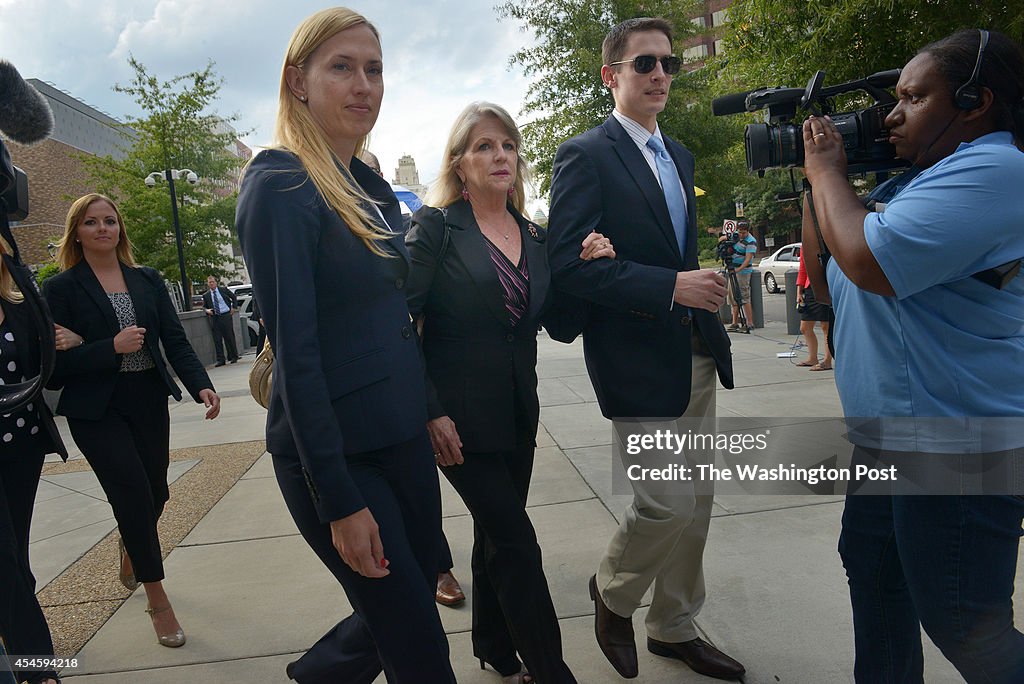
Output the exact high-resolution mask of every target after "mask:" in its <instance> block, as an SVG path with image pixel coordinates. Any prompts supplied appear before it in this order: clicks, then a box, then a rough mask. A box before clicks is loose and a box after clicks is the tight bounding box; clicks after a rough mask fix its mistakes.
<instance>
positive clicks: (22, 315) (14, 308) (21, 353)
mask: <svg viewBox="0 0 1024 684" xmlns="http://www.w3.org/2000/svg"><path fill="white" fill-rule="evenodd" d="M0 307H2V308H3V310H4V319H5V320H6V321H7V323H8V325H10V327H11V332H13V333H14V342H15V345H17V348H18V367H19V368H22V369H24V370H23V372H24V374H25V377H27V378H31V377H33V376H35V375H38V374H39V342H38V340H39V336H38V333H37V332H36V330H35V326H34V325H33V323H32V315H31V314H30V312H29V311H28V307H27V306H26V305H24V304H12V303H11V302H9V301H7V300H6V299H3V298H2V297H0ZM32 408H33V409H35V411H36V413H37V414H38V415H39V422H40V424H41V425H42V430H41V431H40V432H41V433H42V440H43V448H44V450H45V451H44V453H47V454H60V456H61V458H63V459H64V460H65V461H66V460H68V451H67V449H66V448H65V447H64V442H63V440H61V438H60V432H59V431H58V430H57V425H56V424H55V423H54V422H53V414H52V413H50V407H49V406H47V405H46V402H45V401H44V400H43V397H42V396H40V397H39V398H38V399H37V400H36V401H33V402H32Z"/></svg>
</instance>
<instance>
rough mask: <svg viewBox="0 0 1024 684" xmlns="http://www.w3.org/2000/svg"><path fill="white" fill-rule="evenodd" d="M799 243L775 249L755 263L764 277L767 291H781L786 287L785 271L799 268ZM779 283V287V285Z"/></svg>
mask: <svg viewBox="0 0 1024 684" xmlns="http://www.w3.org/2000/svg"><path fill="white" fill-rule="evenodd" d="M800 244H801V243H799V242H794V243H792V244H789V245H786V246H785V247H783V248H782V249H779V250H777V251H776V252H775V253H774V254H772V255H771V256H766V257H765V258H764V259H761V262H760V263H759V264H758V265H757V267H758V268H759V269H761V277H762V278H763V279H764V289H766V290H768V292H771V293H773V294H774V293H776V292H782V291H784V290H785V289H786V271H788V270H789V269H791V268H793V269H797V268H800ZM780 285H781V287H780Z"/></svg>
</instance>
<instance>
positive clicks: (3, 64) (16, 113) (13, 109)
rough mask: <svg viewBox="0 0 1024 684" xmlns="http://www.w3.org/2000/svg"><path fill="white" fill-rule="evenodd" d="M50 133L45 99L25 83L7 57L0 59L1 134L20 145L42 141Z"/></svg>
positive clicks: (47, 105)
mask: <svg viewBox="0 0 1024 684" xmlns="http://www.w3.org/2000/svg"><path fill="white" fill-rule="evenodd" d="M52 132H53V112H51V111H50V105H49V103H47V101H46V98H45V97H43V96H42V95H40V94H39V91H38V90H36V89H35V88H33V87H32V86H30V85H29V84H28V83H26V82H25V79H23V78H22V77H21V74H19V73H18V70H17V69H15V68H14V65H12V64H11V63H10V62H8V61H7V60H0V133H3V134H4V135H5V136H7V137H8V138H10V139H11V140H13V141H14V142H16V143H21V144H22V145H31V144H32V143H37V142H39V141H41V140H45V139H46V138H47V137H48V136H49V135H50V133H52Z"/></svg>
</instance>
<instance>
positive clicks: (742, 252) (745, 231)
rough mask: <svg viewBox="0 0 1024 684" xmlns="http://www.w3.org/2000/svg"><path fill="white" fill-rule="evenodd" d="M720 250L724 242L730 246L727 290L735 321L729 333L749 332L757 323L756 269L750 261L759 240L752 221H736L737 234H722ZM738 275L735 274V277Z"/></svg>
mask: <svg viewBox="0 0 1024 684" xmlns="http://www.w3.org/2000/svg"><path fill="white" fill-rule="evenodd" d="M718 244H719V249H720V250H721V248H722V246H723V245H729V246H730V247H731V249H729V250H727V251H726V252H725V253H726V257H724V258H728V259H729V261H726V270H727V271H730V272H731V273H730V274H729V275H730V277H729V282H730V287H729V290H728V295H729V296H728V300H729V305H730V306H732V323H731V324H730V325H729V326H728V327H727V328H726V330H728V331H729V332H736V331H739V332H744V333H747V334H749V333H750V328H751V327H752V324H753V322H754V311H753V309H752V308H751V306H750V274H752V273H753V272H754V267H753V264H752V263H751V262H753V260H754V255H755V254H757V240H756V239H754V238H753V237H752V236H751V235H750V224H749V223H748V222H746V221H737V222H736V233H735V234H734V235H732V236H723V237H722V238H721V239H719V242H718ZM732 274H735V276H736V277H732ZM741 305H742V306H743V313H744V314H745V317H741V316H740V306H741Z"/></svg>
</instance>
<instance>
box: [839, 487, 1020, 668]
mask: <svg viewBox="0 0 1024 684" xmlns="http://www.w3.org/2000/svg"><path fill="white" fill-rule="evenodd" d="M1022 518H1024V500H1022V499H1021V498H1020V497H1014V496H856V495H853V496H848V497H847V499H846V509H845V510H844V512H843V530H842V535H841V537H840V539H839V555H840V556H841V557H842V559H843V566H844V567H845V568H846V575H847V577H848V578H849V584H850V602H851V603H852V605H853V629H854V639H855V644H856V663H855V665H854V677H855V679H856V681H857V682H861V683H870V684H898V683H899V684H902V683H903V682H923V681H924V657H923V655H922V652H921V630H920V627H924V630H925V632H927V633H928V636H929V637H930V638H931V640H932V641H933V642H934V643H935V645H936V646H938V647H939V649H940V650H941V651H942V653H943V655H945V656H946V658H947V659H949V661H950V662H951V663H953V665H954V666H955V667H956V669H957V670H959V672H960V674H961V675H962V676H963V677H964V679H965V680H966V681H967V682H970V683H972V684H973V683H974V682H986V683H989V682H991V683H997V682H998V683H1002V682H1006V683H1007V684H1009V683H1011V682H1012V683H1018V684H1019V683H1020V682H1024V634H1021V633H1020V632H1019V631H1017V630H1016V629H1015V628H1014V626H1013V583H1014V575H1015V573H1016V568H1017V553H1018V545H1019V542H1020V536H1021V520H1022Z"/></svg>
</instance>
